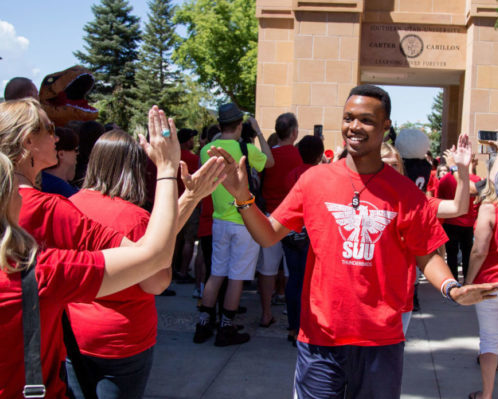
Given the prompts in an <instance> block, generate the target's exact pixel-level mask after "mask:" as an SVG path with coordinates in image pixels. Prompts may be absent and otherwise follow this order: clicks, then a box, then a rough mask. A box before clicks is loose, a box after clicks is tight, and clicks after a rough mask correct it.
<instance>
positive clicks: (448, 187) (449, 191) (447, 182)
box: [437, 173, 481, 227]
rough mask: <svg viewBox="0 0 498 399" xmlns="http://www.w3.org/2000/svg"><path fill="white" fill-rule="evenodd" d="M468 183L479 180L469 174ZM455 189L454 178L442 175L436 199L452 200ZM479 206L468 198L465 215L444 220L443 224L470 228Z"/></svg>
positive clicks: (477, 177) (450, 175)
mask: <svg viewBox="0 0 498 399" xmlns="http://www.w3.org/2000/svg"><path fill="white" fill-rule="evenodd" d="M469 178H470V181H473V182H474V183H475V182H478V181H479V180H481V178H480V177H479V176H477V175H473V174H470V176H469ZM456 188H457V181H456V179H455V177H454V176H453V175H452V174H451V173H448V174H446V175H444V176H443V177H442V178H441V180H439V186H438V188H437V197H438V198H442V199H449V200H452V199H454V198H455V193H456ZM478 209H479V206H478V205H475V204H474V197H472V196H471V197H470V201H469V210H468V212H467V213H466V214H465V215H461V216H458V217H456V218H450V219H444V223H447V224H453V225H456V226H463V227H472V226H474V223H475V221H476V219H477V212H478Z"/></svg>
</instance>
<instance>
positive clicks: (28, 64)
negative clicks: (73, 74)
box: [0, 20, 40, 97]
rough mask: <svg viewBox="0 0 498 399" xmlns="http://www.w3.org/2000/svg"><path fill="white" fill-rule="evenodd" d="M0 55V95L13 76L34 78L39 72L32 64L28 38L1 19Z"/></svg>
mask: <svg viewBox="0 0 498 399" xmlns="http://www.w3.org/2000/svg"><path fill="white" fill-rule="evenodd" d="M0 57H2V59H1V60H0V97H2V96H3V91H4V89H5V85H6V84H7V82H8V81H9V80H10V79H12V78H13V77H14V76H24V77H27V78H29V79H33V80H34V79H35V78H36V77H37V75H39V74H40V69H39V68H37V66H36V65H33V56H32V54H30V43H29V40H28V39H27V38H25V37H23V36H20V35H18V34H17V33H16V29H15V27H14V25H13V24H11V23H10V22H7V21H3V20H0ZM35 84H37V85H38V82H36V83H35Z"/></svg>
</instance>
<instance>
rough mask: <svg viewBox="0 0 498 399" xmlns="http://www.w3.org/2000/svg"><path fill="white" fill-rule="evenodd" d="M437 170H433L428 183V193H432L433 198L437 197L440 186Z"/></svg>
mask: <svg viewBox="0 0 498 399" xmlns="http://www.w3.org/2000/svg"><path fill="white" fill-rule="evenodd" d="M436 173H437V170H436V169H432V170H431V176H430V177H429V183H427V190H426V192H428V193H431V194H432V195H433V196H434V195H436V191H437V186H438V185H439V180H438V178H437V176H436Z"/></svg>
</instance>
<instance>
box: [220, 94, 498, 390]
mask: <svg viewBox="0 0 498 399" xmlns="http://www.w3.org/2000/svg"><path fill="white" fill-rule="evenodd" d="M390 111H391V104H390V99H389V95H388V94H387V93H386V92H385V91H384V90H382V89H380V88H378V87H376V86H371V85H362V86H358V87H355V88H353V89H352V90H351V92H350V95H349V97H348V99H347V101H346V104H345V106H344V113H343V121H342V136H343V139H344V141H345V143H346V148H347V150H348V155H347V157H346V158H345V159H343V160H341V161H338V162H335V163H333V164H324V165H318V166H316V167H314V168H312V169H310V170H309V171H308V172H306V173H304V174H303V175H302V176H301V178H300V179H299V180H298V182H297V183H296V184H295V185H294V187H293V189H292V190H291V192H290V193H289V195H288V196H287V197H286V198H285V199H284V201H283V202H282V203H281V205H280V206H279V207H278V208H277V209H276V210H275V211H274V212H273V213H272V215H271V216H270V217H269V218H266V217H265V216H264V215H263V214H261V213H260V212H259V211H258V210H257V207H255V206H251V205H250V202H251V200H250V198H252V195H251V193H249V191H248V189H247V183H246V182H245V174H244V170H243V169H244V168H243V164H239V165H238V167H237V168H234V169H235V172H234V173H231V175H230V176H229V178H227V180H225V182H224V185H225V187H226V188H227V189H228V190H229V191H230V192H231V193H232V194H233V196H234V197H235V200H236V201H235V205H236V206H237V207H238V208H239V211H240V213H241V215H242V217H243V219H244V223H245V224H246V226H247V228H248V230H249V231H250V233H251V234H252V236H253V237H254V239H255V240H256V241H257V242H258V243H259V244H261V245H263V246H268V245H272V244H273V243H275V242H276V241H277V240H280V239H282V238H283V237H284V236H285V235H286V234H288V233H289V232H290V231H291V230H293V231H301V228H302V227H303V225H306V229H307V231H308V235H309V237H310V242H311V245H310V252H309V254H308V260H307V265H306V272H305V280H304V285H303V294H302V304H301V324H300V332H299V336H298V343H297V346H298V358H297V364H296V374H295V388H294V389H295V398H299V399H303V398H314V399H315V398H319V399H322V398H342V397H344V395H345V392H346V390H347V397H348V398H365V399H366V398H369V399H372V398H379V399H380V398H382V399H391V398H392V399H394V398H399V396H400V393H401V377H402V369H403V346H404V335H403V330H402V323H401V310H402V307H403V305H404V304H405V301H406V296H407V290H406V282H407V280H408V267H409V265H408V262H407V259H409V256H408V255H411V256H415V257H416V259H417V264H418V265H419V267H420V268H421V269H422V270H423V271H424V272H425V274H426V277H427V278H428V279H429V281H430V282H431V283H432V284H434V285H435V286H436V287H437V288H438V289H439V288H440V287H441V286H442V287H441V288H442V290H443V292H445V294H447V295H448V296H449V297H450V298H451V299H452V300H455V301H458V302H459V303H461V304H471V303H474V302H478V301H480V300H482V299H484V298H486V297H488V296H489V294H490V293H491V292H493V290H494V286H493V285H485V286H484V285H483V286H466V287H458V286H456V285H455V283H456V282H455V281H454V280H453V279H452V276H451V273H450V271H449V269H448V267H447V266H446V264H445V263H444V261H443V260H442V259H441V258H440V257H439V256H438V255H436V254H435V252H434V251H435V250H436V249H437V248H438V247H439V246H440V245H441V244H443V243H444V242H445V241H446V239H447V238H446V235H445V234H444V231H443V229H442V227H441V225H440V224H439V223H438V221H437V219H436V216H435V212H434V211H433V210H431V209H430V207H429V206H428V204H427V199H426V197H425V195H424V194H423V193H422V192H421V191H420V190H419V189H418V188H417V187H416V186H415V185H414V184H413V183H412V182H411V181H410V180H409V179H408V178H406V177H404V176H402V175H400V174H399V173H398V172H396V171H395V170H394V169H393V168H390V167H385V166H384V164H383V162H382V160H381V155H380V148H381V144H382V141H383V137H384V133H385V132H386V131H387V130H389V127H390V125H391V121H390V119H389V118H390ZM210 154H212V155H215V154H216V155H222V156H225V159H227V162H228V163H229V164H230V163H233V159H230V157H228V156H227V154H226V153H224V152H223V151H222V150H221V149H219V148H218V149H212V150H211V152H210ZM446 289H447V291H445V290H446Z"/></svg>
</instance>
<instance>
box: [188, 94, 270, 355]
mask: <svg viewBox="0 0 498 399" xmlns="http://www.w3.org/2000/svg"><path fill="white" fill-rule="evenodd" d="M218 115H219V117H218V122H219V124H220V129H221V136H220V138H219V139H217V140H215V141H213V142H212V143H211V144H209V145H206V146H204V147H203V149H202V150H201V162H202V163H204V162H206V161H207V160H208V159H209V155H208V154H207V150H208V148H211V147H212V146H215V147H221V148H223V149H224V150H226V151H227V152H228V153H229V154H230V155H231V156H232V157H233V158H234V159H235V160H236V161H239V160H240V158H242V150H241V147H240V143H239V141H238V140H239V138H240V135H241V132H242V118H243V113H242V112H241V111H240V109H239V108H238V107H237V106H236V105H235V104H233V103H228V104H224V105H222V106H220V108H219V110H218ZM265 144H266V142H265ZM266 145H267V144H266ZM247 153H248V161H249V165H250V166H251V167H253V168H254V169H256V170H257V171H258V172H260V171H262V170H263V169H264V167H265V165H266V162H267V157H266V155H265V154H264V153H263V152H261V151H260V150H259V149H258V148H257V147H255V146H254V145H252V144H247ZM212 198H213V208H214V212H213V256H212V266H211V275H210V277H209V279H208V281H207V282H206V286H205V288H204V293H203V296H202V305H201V308H200V311H201V313H200V318H199V323H197V325H196V330H195V335H194V342H195V343H202V342H205V341H207V340H208V339H209V338H210V337H211V336H212V335H213V333H214V329H215V325H216V300H217V297H218V293H219V290H220V287H221V285H222V283H223V281H224V280H225V278H226V277H228V287H227V292H226V295H225V300H224V303H223V312H222V317H221V321H220V325H219V327H218V330H217V334H216V340H215V345H216V346H227V345H234V344H242V343H245V342H247V341H249V338H250V337H249V334H247V333H239V332H238V331H237V328H236V327H235V326H234V325H233V319H234V317H235V314H236V312H237V309H238V307H239V301H240V296H241V294H242V284H243V282H244V280H252V279H253V278H254V272H255V269H256V262H257V259H258V254H259V245H258V244H257V243H256V242H255V241H254V240H253V239H252V237H251V235H250V234H249V232H248V231H247V229H246V227H245V226H244V222H243V221H242V217H241V216H240V214H239V212H238V211H237V209H236V208H235V206H234V205H233V201H234V198H233V196H232V195H231V194H229V192H228V191H227V190H226V189H225V188H224V187H223V186H222V185H219V186H218V188H217V189H216V190H215V191H214V192H213V194H212Z"/></svg>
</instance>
